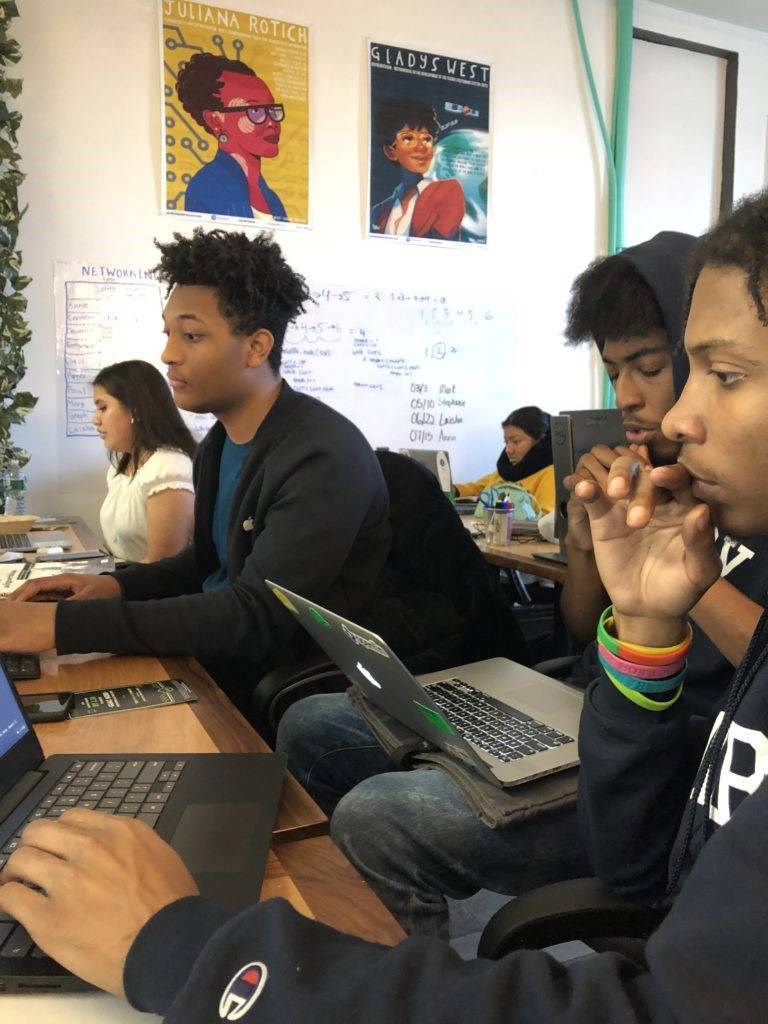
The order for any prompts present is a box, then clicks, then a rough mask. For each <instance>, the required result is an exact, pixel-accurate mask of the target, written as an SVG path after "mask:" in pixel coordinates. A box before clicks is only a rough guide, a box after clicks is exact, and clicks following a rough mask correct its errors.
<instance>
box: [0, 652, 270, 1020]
mask: <svg viewBox="0 0 768 1024" xmlns="http://www.w3.org/2000/svg"><path fill="white" fill-rule="evenodd" d="M284 772H285V759H284V757H283V756H282V755H281V754H174V753H164V754H138V753H125V754H79V755H78V754H56V755H54V756H53V757H49V758H45V757H44V756H43V752H42V749H41V747H40V744H39V743H38V741H37V737H36V736H35V733H34V731H33V729H32V727H31V726H30V724H29V721H28V719H27V717H26V715H25V713H24V710H23V708H22V707H21V704H20V703H19V700H18V698H17V696H16V693H15V691H14V689H13V687H12V685H11V683H10V682H9V680H8V677H7V675H6V673H5V670H4V669H3V668H2V667H1V666H0V867H1V866H3V865H4V864H5V863H6V861H7V860H8V858H9V857H10V856H11V855H12V854H13V851H14V850H15V849H16V848H17V847H18V845H19V837H20V835H21V833H22V831H23V829H24V827H25V825H26V824H27V823H28V822H30V821H33V820H35V819H36V818H57V817H58V816H59V815H60V814H61V813H62V812H63V811H65V810H67V809H68V808H70V807H86V808H90V809H92V810H96V811H99V812H100V813H103V814H120V815H127V816H128V817H131V818H138V819H139V820H141V821H144V822H146V823H147V824H148V825H150V826H151V827H152V828H153V829H155V831H156V832H157V833H158V834H159V835H160V836H161V837H162V838H163V839H165V840H166V841H167V842H169V843H170V845H171V846H172V847H173V848H174V850H176V852H177V853H178V854H179V855H180V856H181V858H182V860H183V861H184V863H185V864H186V865H187V867H188V869H189V870H190V872H191V873H192V875H193V876H194V878H195V881H196V882H197V884H198V887H199V889H200V892H201V893H202V895H203V896H206V897H207V898H208V899H210V900H212V901H213V902H214V903H217V904H218V905H219V906H221V907H224V908H225V909H227V910H232V911H238V910H242V909H244V908H245V907H248V906H250V905H252V904H253V903H255V902H256V901H257V900H258V898H259V892H260V890H261V882H262V878H263V876H264V868H265V865H266V859H267V853H268V850H269V843H270V839H271V836H272V828H273V823H274V819H275V814H276V813H277V804H278V800H279V797H280V790H281V787H282V782H283V775H284ZM90 987H91V986H89V985H87V984H86V983H85V982H84V981H82V980H80V979H79V978H76V977H75V976H74V975H72V974H70V973H69V972H68V971H67V970H65V969H64V968H63V967H61V966H60V965H59V964H57V963H56V962H55V961H53V960H51V959H50V958H49V957H47V956H46V955H45V954H44V953H43V952H42V951H41V950H40V949H38V948H37V947H36V946H35V944H34V942H33V941H32V938H31V937H30V935H29V934H28V932H27V931H26V929H24V928H23V927H22V925H20V924H19V923H18V922H16V921H14V920H13V919H12V918H11V917H9V916H8V915H7V914H4V913H3V912H2V911H0V993H2V992H16V993H18V992H43V991H55V990H59V991H77V990H81V989H86V988H90ZM0 1018H2V1012H1V1011H0Z"/></svg>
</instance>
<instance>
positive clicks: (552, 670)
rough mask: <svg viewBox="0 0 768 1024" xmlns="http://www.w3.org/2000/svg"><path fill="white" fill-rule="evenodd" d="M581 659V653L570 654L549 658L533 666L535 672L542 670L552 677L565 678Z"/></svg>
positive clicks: (543, 673)
mask: <svg viewBox="0 0 768 1024" xmlns="http://www.w3.org/2000/svg"><path fill="white" fill-rule="evenodd" d="M579 661H581V655H580V654H568V655H566V656H565V657H563V658H548V659H547V660H546V661H540V662H539V663H538V665H534V666H533V670H534V672H541V674H542V675H545V676H551V677H552V679H565V678H566V676H569V675H570V674H571V673H570V669H572V668H573V666H574V665H575V664H576V663H577V662H579Z"/></svg>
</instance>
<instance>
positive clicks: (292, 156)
mask: <svg viewBox="0 0 768 1024" xmlns="http://www.w3.org/2000/svg"><path fill="white" fill-rule="evenodd" d="M162 21H163V27H162V46H163V76H162V79H163V94H164V111H165V147H164V153H163V159H164V162H165V167H164V180H165V209H166V210H167V212H169V213H173V214H181V215H185V216H187V217H193V218H195V219H199V218H200V217H201V216H202V215H201V214H199V213H187V214H185V211H184V193H185V190H186V184H187V182H188V181H189V180H190V178H191V177H192V175H194V174H195V173H196V172H197V171H198V170H199V169H200V168H201V167H202V166H203V165H204V164H206V163H208V161H210V160H212V159H213V158H214V157H215V155H216V152H217V145H216V139H215V138H214V136H213V135H211V134H209V133H208V132H206V131H205V130H204V129H203V128H201V127H200V125H198V124H197V122H196V121H195V120H194V119H193V118H192V117H191V116H190V115H189V114H188V113H187V112H186V111H185V110H184V108H183V107H182V106H181V103H180V102H179V97H178V95H177V93H176V78H177V76H178V72H179V68H180V67H181V66H182V65H183V63H184V62H186V61H188V60H189V59H190V57H191V56H192V55H193V54H194V53H200V52H208V53H214V54H216V55H217V56H223V57H228V58H229V59H231V60H240V61H242V62H243V63H244V64H247V65H248V67H250V68H252V69H253V70H254V71H255V72H256V74H257V75H258V76H259V78H261V79H263V80H264V82H266V84H267V85H268V86H269V88H270V89H271V91H272V95H273V96H274V97H275V102H276V103H282V104H283V106H284V107H285V120H284V121H283V122H282V125H281V135H280V149H279V153H278V155H277V156H276V157H274V158H271V159H269V160H267V159H264V160H263V161H262V174H263V176H264V178H265V179H266V181H267V183H268V184H269V187H270V188H271V189H273V190H274V191H275V192H277V194H278V195H279V197H280V199H281V200H282V202H283V205H284V206H285V211H286V214H287V216H288V220H289V221H290V222H291V223H292V224H307V223H308V220H309V28H308V27H307V26H305V25H295V24H292V23H291V22H287V21H279V20H278V19H276V18H271V17H269V16H268V15H260V14H247V13H243V12H242V11H233V10H229V9H226V8H223V7H213V6H211V5H210V4H204V3H197V2H194V0H162ZM216 219H229V220H238V221H240V222H241V223H247V221H246V220H245V219H244V218H237V217H234V218H233V217H223V215H220V214H217V215H216ZM251 223H253V222H252V221H251ZM275 223H278V222H275Z"/></svg>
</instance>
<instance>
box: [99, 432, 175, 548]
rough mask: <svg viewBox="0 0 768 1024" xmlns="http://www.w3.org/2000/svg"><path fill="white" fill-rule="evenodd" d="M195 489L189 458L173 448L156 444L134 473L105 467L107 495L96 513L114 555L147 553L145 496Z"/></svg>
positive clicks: (147, 497) (146, 498) (107, 543)
mask: <svg viewBox="0 0 768 1024" xmlns="http://www.w3.org/2000/svg"><path fill="white" fill-rule="evenodd" d="M166 490H181V491H194V487H193V485H192V460H191V459H190V457H189V456H188V455H185V454H184V452H180V451H177V450H176V449H173V448H158V450H157V451H156V452H153V453H152V454H151V455H150V457H149V458H148V459H147V461H146V462H144V463H143V464H142V465H141V466H139V468H138V470H137V471H136V472H135V473H134V474H133V476H127V475H126V474H125V473H117V472H116V471H115V467H114V466H110V467H109V469H108V470H107V496H106V498H105V499H104V504H103V505H102V506H101V512H100V515H99V518H100V521H101V532H102V533H103V535H104V541H105V542H106V545H107V547H108V548H109V550H110V551H111V552H112V554H113V555H114V556H115V557H116V558H120V559H122V560H124V561H126V562H140V561H141V560H142V559H143V558H146V556H147V500H148V499H149V498H151V497H152V495H153V494H159V492H160V491H166Z"/></svg>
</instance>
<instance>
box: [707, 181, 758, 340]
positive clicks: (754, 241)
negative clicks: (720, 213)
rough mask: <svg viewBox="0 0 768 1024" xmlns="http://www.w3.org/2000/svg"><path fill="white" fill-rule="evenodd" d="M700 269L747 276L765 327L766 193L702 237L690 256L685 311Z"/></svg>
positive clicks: (744, 202) (745, 202)
mask: <svg viewBox="0 0 768 1024" xmlns="http://www.w3.org/2000/svg"><path fill="white" fill-rule="evenodd" d="M704 267H738V268H739V269H740V270H743V271H744V272H745V273H746V275H747V289H748V291H749V294H750V296H751V298H752V301H753V302H754V304H755V309H756V310H757V316H758V318H759V320H760V323H762V324H765V325H766V326H768V310H766V299H765V296H766V293H767V292H768V190H766V191H763V192H756V193H755V194H754V195H751V196H745V198H744V199H742V200H741V201H740V202H739V203H738V204H737V205H736V207H735V209H734V210H733V211H732V212H731V213H729V214H726V216H725V217H723V218H722V219H721V220H720V221H719V222H718V223H717V224H716V225H715V226H714V227H713V228H710V230H709V231H708V232H707V233H706V235H702V236H701V238H700V239H699V240H698V242H697V243H696V245H695V247H694V250H693V252H692V254H691V259H690V263H689V273H688V307H690V304H691V295H692V294H693V288H694V285H695V284H696V279H697V278H698V276H699V274H700V273H701V271H702V270H703V269H704Z"/></svg>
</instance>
